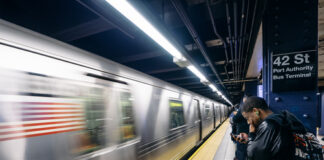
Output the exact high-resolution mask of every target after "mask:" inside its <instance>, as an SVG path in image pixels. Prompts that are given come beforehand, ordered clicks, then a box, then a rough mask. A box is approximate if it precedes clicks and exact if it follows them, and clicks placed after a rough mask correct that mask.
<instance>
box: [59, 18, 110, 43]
mask: <svg viewBox="0 0 324 160" xmlns="http://www.w3.org/2000/svg"><path fill="white" fill-rule="evenodd" d="M113 28H114V26H113V25H112V24H110V23H108V22H107V21H105V20H104V19H102V18H97V19H94V20H91V21H88V22H85V23H82V24H79V25H76V26H73V27H71V28H67V29H64V30H62V31H60V32H57V33H55V34H54V35H53V37H55V38H57V39H59V40H62V41H64V42H71V41H75V40H78V39H81V38H84V37H88V36H91V35H94V34H98V33H101V32H104V31H108V30H111V29H113Z"/></svg>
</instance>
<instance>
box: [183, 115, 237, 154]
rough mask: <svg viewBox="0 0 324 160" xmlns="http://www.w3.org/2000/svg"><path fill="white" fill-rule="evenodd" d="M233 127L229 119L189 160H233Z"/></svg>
mask: <svg viewBox="0 0 324 160" xmlns="http://www.w3.org/2000/svg"><path fill="white" fill-rule="evenodd" d="M231 130H232V129H231V125H230V123H229V120H228V119H227V120H226V121H225V122H224V123H223V124H222V125H221V126H220V127H219V128H218V129H217V130H216V131H215V132H214V133H213V134H212V135H211V136H210V137H209V138H208V139H207V140H206V141H205V142H204V143H203V144H202V145H201V146H200V147H199V148H198V149H197V151H196V152H194V153H193V154H192V156H191V157H190V158H189V160H201V159H204V160H233V159H234V156H235V144H234V143H233V142H232V141H231V138H230V133H231Z"/></svg>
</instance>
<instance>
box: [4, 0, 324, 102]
mask: <svg viewBox="0 0 324 160" xmlns="http://www.w3.org/2000/svg"><path fill="white" fill-rule="evenodd" d="M321 1H322V0H321ZM129 2H130V3H132V4H133V5H134V6H135V7H136V8H138V10H139V11H140V12H141V13H143V14H144V15H145V17H146V18H147V19H149V20H150V21H151V22H152V23H153V24H154V26H156V27H157V28H158V29H159V30H160V31H161V32H162V33H163V34H164V35H166V37H167V38H168V39H170V40H171V41H172V42H173V43H174V44H175V45H176V46H177V47H179V48H181V50H182V51H183V54H184V55H185V56H186V57H189V60H191V61H193V63H194V64H196V67H198V68H199V70H200V71H202V72H203V73H204V74H205V75H207V78H208V79H209V80H210V81H211V82H212V83H214V84H216V85H217V87H218V88H219V89H220V90H222V92H223V93H225V94H226V95H227V96H228V97H229V99H230V100H231V101H232V102H234V103H233V104H235V103H238V102H239V100H240V98H241V96H242V86H243V83H242V82H244V81H246V79H245V77H246V73H247V69H248V65H249V62H250V59H251V57H252V52H253V48H254V44H255V41H256V38H257V33H258V31H259V28H260V23H261V17H262V16H260V15H262V13H263V8H264V7H263V6H264V0H208V1H207V0H182V1H180V0H138V1H129ZM322 6H323V5H322ZM0 18H2V19H5V20H7V21H10V22H13V23H15V24H18V25H21V26H24V27H26V28H29V29H32V30H34V31H36V32H39V33H42V34H45V35H47V36H50V37H53V38H55V39H58V40H60V41H63V42H66V43H69V44H71V45H74V46H76V47H79V48H82V49H84V50H87V51H90V52H93V53H95V54H97V55H100V56H102V57H105V58H108V59H111V60H113V61H116V62H118V63H121V64H123V65H126V66H129V67H131V68H134V69H136V70H139V71H141V72H144V73H147V74H149V75H151V76H154V77H157V78H159V79H162V80H164V81H167V82H170V83H172V84H175V85H177V86H180V87H183V88H186V89H188V90H191V91H193V92H196V93H198V94H201V95H203V96H206V97H209V98H212V99H215V100H219V101H223V100H222V98H220V97H218V96H216V94H215V93H214V92H212V90H211V89H210V88H209V87H208V86H206V85H204V84H202V83H201V82H200V80H199V79H198V78H197V77H196V76H195V75H193V74H192V73H191V72H190V71H189V70H187V69H186V68H181V67H179V66H178V65H177V64H175V63H174V62H173V59H172V57H171V56H170V55H169V54H168V53H166V51H164V50H163V49H162V48H161V47H160V46H159V45H157V44H156V43H155V42H153V41H152V40H151V39H150V38H149V37H148V36H147V35H145V34H144V33H143V32H142V31H140V30H139V29H138V28H136V27H135V26H134V25H133V24H132V23H130V22H129V21H128V20H127V19H126V18H124V17H123V16H122V15H120V14H119V13H118V12H117V11H116V10H114V9H113V8H112V7H111V6H109V5H108V3H106V2H105V1H103V0H46V1H44V0H33V1H25V0H10V1H8V0H1V1H0ZM322 21H323V22H322V23H321V24H323V23H324V20H322ZM320 27H321V26H320ZM320 27H319V28H320ZM322 28H323V27H322ZM320 37H321V36H320ZM323 38H324V35H322V39H323ZM322 41H323V40H322ZM323 46H324V45H322V47H323ZM322 51H324V49H322ZM321 53H322V52H321ZM321 55H322V54H321ZM323 60H324V59H323ZM323 70H324V68H323ZM323 77H324V75H323ZM252 78H253V77H252ZM223 102H225V101H223Z"/></svg>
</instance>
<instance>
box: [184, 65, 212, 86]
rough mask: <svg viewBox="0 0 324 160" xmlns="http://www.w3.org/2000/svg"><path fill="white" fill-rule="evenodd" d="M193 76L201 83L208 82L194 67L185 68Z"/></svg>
mask: <svg viewBox="0 0 324 160" xmlns="http://www.w3.org/2000/svg"><path fill="white" fill-rule="evenodd" d="M187 68H188V69H189V70H190V71H191V72H192V73H193V74H195V75H196V76H197V77H198V78H199V79H200V81H202V82H208V80H207V79H206V77H205V76H204V75H203V74H201V73H200V72H199V70H198V69H197V68H196V67H195V66H193V65H190V66H188V67H187Z"/></svg>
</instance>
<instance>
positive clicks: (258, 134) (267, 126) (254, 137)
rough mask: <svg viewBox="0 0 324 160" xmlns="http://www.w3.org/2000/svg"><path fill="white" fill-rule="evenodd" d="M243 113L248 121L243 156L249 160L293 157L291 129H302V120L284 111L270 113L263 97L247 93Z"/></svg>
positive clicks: (298, 130)
mask: <svg viewBox="0 0 324 160" xmlns="http://www.w3.org/2000/svg"><path fill="white" fill-rule="evenodd" d="M241 109H242V113H243V116H244V117H245V118H246V119H247V121H248V124H249V132H250V133H249V135H247V134H245V133H243V134H241V137H242V139H244V140H246V141H247V140H248V146H247V157H248V159H251V160H260V159H262V160H291V159H295V157H294V155H295V142H294V137H293V134H292V133H303V134H304V133H306V129H305V127H304V126H303V124H302V123H301V122H300V121H299V120H298V119H297V118H296V117H295V116H294V115H293V114H291V113H289V112H288V111H283V112H281V113H279V114H275V113H273V112H272V111H271V110H270V109H269V107H268V105H267V103H266V102H265V100H264V99H262V98H259V97H248V98H247V99H246V101H245V103H244V104H243V106H242V108H241Z"/></svg>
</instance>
